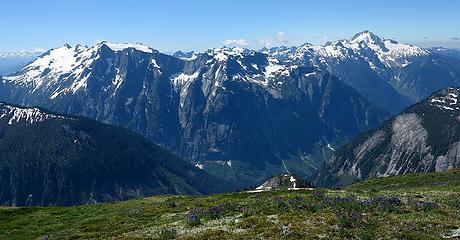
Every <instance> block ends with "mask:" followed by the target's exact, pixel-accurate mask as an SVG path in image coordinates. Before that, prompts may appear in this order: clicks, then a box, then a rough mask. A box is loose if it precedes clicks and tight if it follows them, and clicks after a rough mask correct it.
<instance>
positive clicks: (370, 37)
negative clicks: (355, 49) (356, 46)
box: [350, 30, 383, 43]
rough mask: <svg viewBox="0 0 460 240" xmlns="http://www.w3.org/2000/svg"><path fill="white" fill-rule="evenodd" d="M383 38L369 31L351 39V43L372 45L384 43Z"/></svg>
mask: <svg viewBox="0 0 460 240" xmlns="http://www.w3.org/2000/svg"><path fill="white" fill-rule="evenodd" d="M382 40H383V39H382V38H380V37H379V36H377V35H375V34H374V33H372V32H370V31H369V30H365V31H362V32H360V33H357V34H355V35H354V36H353V37H352V38H351V39H350V42H351V43H360V42H366V43H371V42H374V43H376V42H382Z"/></svg>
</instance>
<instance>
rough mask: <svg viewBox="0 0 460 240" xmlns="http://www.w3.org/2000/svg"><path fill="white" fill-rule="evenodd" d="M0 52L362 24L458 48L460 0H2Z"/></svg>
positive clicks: (263, 36)
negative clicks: (80, 44)
mask: <svg viewBox="0 0 460 240" xmlns="http://www.w3.org/2000/svg"><path fill="white" fill-rule="evenodd" d="M0 9H1V13H0V23H1V24H2V27H1V28H0V36H1V37H0V52H4V51H17V50H34V49H48V48H53V47H56V46H60V45H62V44H64V43H69V44H71V45H74V44H77V43H82V44H87V45H91V44H93V43H95V42H97V41H100V40H108V41H115V42H142V43H144V44H147V45H149V46H151V47H153V48H156V49H159V50H161V51H175V50H179V49H182V50H200V51H201V50H204V49H207V48H212V47H220V46H222V45H224V44H227V45H232V44H233V45H242V46H246V47H248V48H254V49H257V48H260V47H262V46H265V45H266V46H271V45H299V44H301V43H304V42H310V43H314V44H319V43H321V44H322V43H324V42H326V41H328V40H336V39H339V38H349V37H351V36H353V35H354V34H355V33H357V32H360V31H362V30H366V29H368V30H370V31H372V32H374V33H375V34H377V35H379V36H383V37H386V38H393V39H396V40H398V41H401V42H406V43H415V44H418V45H421V46H425V47H426V46H434V45H435V46H445V47H455V48H460V1H456V0H432V1H428V0H426V1H424V0H398V1H396V0H385V1H369V0H366V1H363V0H354V1H352V0H349V1H339V0H337V1H333V0H329V1H325V0H322V1H307V0H303V1H302V0H284V1H274V0H233V1H217V0H214V1H211V0H203V1H200V0H187V1H186V0H183V1H179V0H168V1H153V0H152V1H147V0H145V1H144V0H138V1H136V0H131V1H117V0H112V1H106V0H91V1H90V0H80V1H71V0H69V1H55V0H53V1H52V0H41V1H37V0H33V1H32V0H29V1H24V0H1V1H0Z"/></svg>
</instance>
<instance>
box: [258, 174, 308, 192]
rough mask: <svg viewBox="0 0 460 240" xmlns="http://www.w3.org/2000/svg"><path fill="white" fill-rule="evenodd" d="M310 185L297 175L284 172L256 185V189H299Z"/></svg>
mask: <svg viewBox="0 0 460 240" xmlns="http://www.w3.org/2000/svg"><path fill="white" fill-rule="evenodd" d="M310 187H311V186H310V185H309V184H308V183H307V182H306V181H304V180H302V179H301V178H300V177H298V176H294V175H291V174H289V173H284V174H282V175H280V176H277V177H273V178H270V179H268V180H267V181H266V182H264V183H263V184H262V185H260V186H258V187H257V188H256V190H264V191H270V190H280V189H300V188H310Z"/></svg>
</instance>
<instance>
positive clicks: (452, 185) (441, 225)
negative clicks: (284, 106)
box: [0, 170, 460, 240]
mask: <svg viewBox="0 0 460 240" xmlns="http://www.w3.org/2000/svg"><path fill="white" fill-rule="evenodd" d="M459 237H460V171H459V170H451V171H449V172H443V173H426V174H413V175H406V176H398V177H388V178H378V179H373V180H368V181H363V182H360V183H357V184H355V185H352V186H349V187H347V188H344V189H341V190H327V189H314V190H298V191H269V192H260V193H247V192H241V193H230V194H220V195H212V196H155V197H149V198H143V199H134V200H129V201H124V202H115V203H105V204H96V205H84V206H74V207H20V208H16V207H3V208H1V209H0V239H20V240H23V239H458V238H459Z"/></svg>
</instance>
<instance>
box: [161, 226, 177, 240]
mask: <svg viewBox="0 0 460 240" xmlns="http://www.w3.org/2000/svg"><path fill="white" fill-rule="evenodd" d="M175 238H177V231H176V229H174V228H163V229H161V231H160V239H175Z"/></svg>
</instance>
